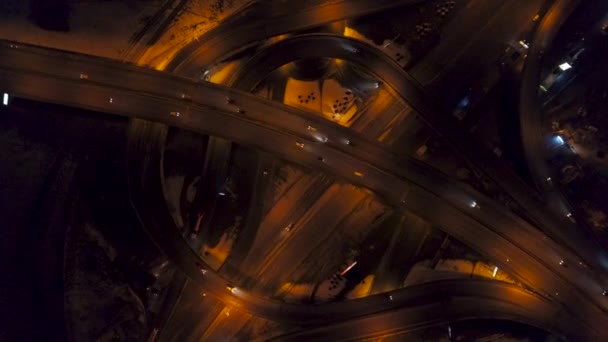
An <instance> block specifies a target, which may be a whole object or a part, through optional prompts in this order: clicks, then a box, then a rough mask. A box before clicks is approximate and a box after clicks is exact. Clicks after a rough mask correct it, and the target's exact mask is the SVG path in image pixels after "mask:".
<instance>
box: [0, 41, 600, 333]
mask: <svg viewBox="0 0 608 342" xmlns="http://www.w3.org/2000/svg"><path fill="white" fill-rule="evenodd" d="M24 50H27V48H26V47H23V48H17V49H14V48H13V49H11V48H10V47H6V48H4V49H1V50H0V56H1V57H2V58H0V63H1V69H0V74H1V75H2V78H1V80H2V81H1V83H0V87H2V89H3V90H4V91H6V90H8V91H9V92H11V93H15V94H17V95H19V96H23V97H27V98H32V99H38V100H44V101H48V102H52V103H61V104H66V105H71V106H75V107H80V108H85V109H92V110H99V111H104V112H109V113H115V114H119V115H126V116H131V117H140V118H143V119H147V120H152V121H158V122H163V123H165V124H168V125H174V126H177V127H181V128H184V129H189V130H193V131H197V132H201V133H210V134H218V135H220V136H223V137H226V138H230V139H233V140H234V141H236V142H238V143H243V144H245V145H250V146H254V147H256V148H260V149H263V150H266V151H272V153H273V154H275V155H277V156H279V157H282V158H285V159H288V160H293V161H295V162H297V163H300V164H302V165H305V166H309V167H318V168H319V169H321V170H323V171H326V172H329V173H332V174H334V175H336V176H338V177H340V178H344V179H347V180H349V181H351V182H353V183H355V184H360V185H362V186H365V187H367V188H369V189H371V190H373V191H376V192H377V193H378V194H380V195H381V196H383V197H384V198H385V199H386V200H387V202H389V203H393V204H396V205H402V204H401V200H402V199H405V206H406V207H407V208H408V209H409V210H412V211H413V212H415V213H417V214H419V215H420V216H421V217H424V218H427V219H428V220H429V221H431V222H434V223H436V224H438V225H439V226H441V227H442V228H444V229H445V230H446V232H448V233H449V234H451V235H453V236H455V237H456V238H458V239H460V240H462V241H463V242H465V243H466V244H468V245H469V246H471V247H473V248H476V249H477V250H478V251H480V252H481V253H482V254H484V255H486V256H488V257H490V258H492V259H494V260H496V263H497V264H498V265H499V266H500V267H501V268H504V269H505V270H507V271H508V272H510V273H512V274H513V275H514V276H516V277H519V278H520V279H522V281H524V282H525V283H527V284H529V285H530V286H532V287H534V288H536V289H539V290H540V291H542V292H544V293H545V294H546V295H547V296H552V298H553V300H555V301H557V302H562V303H565V304H566V305H567V306H568V307H569V308H570V309H571V310H573V312H576V313H577V314H579V315H580V316H581V317H584V318H585V319H587V320H588V321H589V323H590V324H592V325H594V326H596V327H601V326H602V324H603V323H602V322H603V321H604V320H605V319H606V317H605V316H604V315H603V313H602V311H601V310H602V309H603V308H604V307H605V306H606V302H605V298H604V297H601V295H600V293H601V291H602V289H603V286H601V285H600V284H598V283H597V282H596V281H595V280H594V279H593V278H591V277H590V276H589V274H588V272H587V271H586V270H585V269H582V268H578V267H575V266H574V265H575V264H576V260H572V261H571V262H570V264H571V265H573V266H572V267H568V268H565V267H561V266H559V265H558V262H559V260H561V259H560V258H562V257H563V256H564V255H566V256H571V255H569V254H568V251H566V250H564V249H563V248H561V247H560V246H559V245H558V244H556V243H554V242H553V241H551V240H550V239H543V237H542V234H541V233H540V232H538V231H537V230H536V229H535V228H534V227H531V226H529V225H527V224H526V223H525V222H523V221H522V220H520V219H519V218H517V217H515V216H513V215H511V214H510V213H507V212H505V210H504V208H502V207H500V206H498V205H497V204H496V203H494V202H493V201H491V200H489V199H487V198H485V197H484V196H482V195H480V194H477V193H475V192H474V191H471V190H469V189H464V188H461V185H460V184H457V183H454V182H453V181H451V180H449V179H447V178H446V177H442V175H440V174H438V173H437V172H436V171H435V170H432V169H429V168H426V167H425V166H424V165H419V164H415V163H414V162H413V161H408V160H403V159H398V158H396V157H395V156H393V155H391V154H390V153H387V152H386V151H385V150H384V149H383V148H382V146H379V145H377V144H376V143H374V142H370V141H367V140H366V139H364V138H363V137H361V136H359V135H357V134H355V133H353V132H350V131H348V130H346V129H344V128H342V127H337V126H336V125H333V124H331V123H328V122H326V121H324V120H322V119H319V118H318V117H314V116H311V115H308V114H307V113H303V112H300V111H297V110H295V109H293V108H287V107H285V106H282V105H280V104H276V103H272V102H270V101H267V100H264V99H260V98H257V97H254V96H252V95H249V94H241V93H239V92H237V91H234V90H230V89H226V88H223V87H219V86H214V85H209V84H201V83H195V82H190V81H187V80H183V79H179V78H176V77H172V76H169V75H164V74H161V73H154V72H152V71H145V70H139V69H137V68H135V67H132V66H125V67H120V66H119V67H117V66H116V64H115V63H112V62H108V61H104V60H102V59H96V58H89V57H84V56H78V58H69V57H68V56H66V54H64V53H60V52H49V53H47V54H45V53H42V52H44V50H41V49H36V53H27V52H23V51H24ZM17 51H18V53H15V52H17ZM13 53H15V54H13ZM53 55H54V56H53ZM53 57H54V58H53ZM43 66H44V67H43ZM32 69H33V70H32ZM83 70H91V71H93V72H91V71H89V73H88V75H89V80H81V79H79V75H80V73H82V72H83ZM53 73H54V74H53ZM57 74H59V75H57ZM181 89H184V91H188V90H190V91H191V92H189V94H192V96H191V97H192V100H191V101H185V100H184V99H182V98H181V94H182V93H181V92H179V90H181ZM194 89H197V90H198V91H197V92H196V94H195V92H193V91H192V90H194ZM167 93H169V94H171V95H167ZM176 93H177V94H176ZM227 94H228V95H227ZM226 96H230V97H232V98H234V99H235V101H236V102H237V103H239V104H242V105H243V108H247V110H248V115H247V117H246V118H244V117H241V116H237V115H234V114H232V113H233V112H232V111H229V110H227V107H228V109H230V108H231V107H232V106H229V105H227V104H226V103H225V98H226ZM110 99H111V100H110ZM172 111H174V112H180V116H174V115H171V114H170V113H171V112H172ZM262 113H263V114H264V115H260V114H262ZM256 115H257V116H256ZM272 118H280V119H281V120H280V123H283V124H284V125H285V126H279V127H286V128H287V129H284V128H276V127H273V125H275V126H276V125H277V124H276V123H275V122H268V121H267V120H265V119H270V120H272ZM254 119H257V120H254ZM277 121H279V120H277ZM309 125H313V126H315V127H319V130H318V132H323V133H324V134H327V135H328V136H329V137H330V140H329V141H328V142H327V143H319V142H315V140H314V137H311V136H310V135H309V134H310V132H309V131H308V130H307V129H306V127H308V126H309ZM298 131H299V132H298ZM151 136H157V135H156V134H151ZM259 137H265V139H260V138H259ZM296 139H301V140H302V141H304V142H305V148H303V149H302V148H299V147H297V146H295V144H294V141H295V140H296ZM347 139H348V140H350V141H352V143H353V145H346V144H345V141H346V140H347ZM140 147H141V148H143V149H144V151H148V149H153V148H154V146H140ZM142 152H143V151H142ZM137 155H139V153H137V154H135V155H133V158H132V159H133V160H136V158H134V157H135V156H137ZM317 155H324V156H325V157H326V162H325V163H319V161H318V160H317V158H316V156H317ZM159 160H162V158H161V159H159ZM149 162H150V161H148V163H149ZM319 164H321V165H319ZM143 165H144V166H146V165H145V163H144V164H143ZM153 165H154V164H153ZM147 166H149V165H147ZM134 170H136V171H135V173H133V174H132V175H131V176H133V177H134V178H135V179H140V181H142V180H144V179H147V178H148V176H146V175H145V173H146V172H150V171H151V170H156V171H157V172H159V170H160V167H159V166H158V165H156V166H154V167H152V168H149V167H146V168H143V169H139V168H137V167H135V168H134ZM353 170H359V171H360V172H362V173H363V174H364V176H363V177H358V176H355V175H354V174H353ZM135 175H139V176H137V177H136V176H135ZM155 177H157V178H156V179H155V182H157V183H158V185H157V187H156V188H154V187H152V186H145V187H142V188H141V189H140V191H141V192H142V194H146V196H144V197H143V198H144V201H143V202H142V203H143V204H144V208H146V209H147V210H151V211H159V208H158V207H157V205H159V203H160V202H156V201H152V203H151V205H150V204H148V201H151V200H153V199H154V198H157V199H158V198H162V196H161V197H158V196H156V195H159V194H160V195H162V191H161V190H159V189H160V188H161V187H160V175H159V174H154V175H152V177H151V178H152V179H154V178H155ZM405 179H408V180H409V182H404V180H405ZM150 191H157V194H156V195H149V192H150ZM134 193H136V192H132V195H133V194H134ZM137 196H142V195H141V194H140V195H137ZM472 200H475V201H476V202H477V204H478V205H479V207H480V208H471V207H470V203H471V201H472ZM163 203H164V199H163ZM163 205H164V204H163ZM165 210H166V209H165ZM167 217H169V218H170V215H169V216H167ZM159 222H161V223H162V224H161V223H159ZM169 222H171V223H169ZM171 224H173V223H172V221H171V220H160V221H158V222H146V228H148V229H149V231H150V232H151V233H152V235H153V236H154V237H155V240H156V241H157V243H159V244H161V245H162V246H161V247H162V248H163V250H164V251H165V253H167V254H168V255H170V256H172V257H173V258H174V260H175V261H176V262H177V264H178V266H179V267H180V268H181V269H182V270H183V271H184V272H185V273H186V274H188V275H189V276H190V277H191V278H192V279H194V280H196V281H198V282H199V283H200V284H201V285H203V286H205V287H208V288H210V289H212V290H210V292H213V293H214V294H215V295H216V296H218V297H219V298H220V299H222V300H224V301H226V302H227V303H230V304H232V305H235V306H237V307H239V306H240V307H243V309H246V310H249V311H252V312H253V313H255V314H259V315H261V316H263V317H269V318H273V319H277V320H296V321H298V322H299V321H304V322H306V321H310V322H313V321H315V320H317V321H318V320H319V319H323V318H325V319H327V318H328V317H333V319H338V318H340V319H341V318H348V317H350V316H352V315H354V314H355V313H356V314H362V313H366V312H367V313H370V312H377V311H381V310H384V309H386V306H382V305H380V306H374V307H373V308H371V309H370V308H369V307H366V306H365V305H361V307H359V306H356V305H358V304H348V305H346V307H348V309H340V310H337V312H336V311H332V310H330V309H327V311H326V310H325V309H323V310H319V308H316V307H308V306H290V305H282V304H279V303H275V302H272V301H269V300H267V299H262V298H258V297H255V296H254V295H252V294H249V293H247V292H244V291H240V290H239V291H236V293H231V292H230V291H227V290H226V288H225V286H226V282H225V280H224V279H221V278H220V277H219V276H217V275H216V274H214V273H212V272H207V274H206V275H205V276H203V275H202V274H201V273H200V271H199V270H198V268H197V267H196V262H198V261H200V258H198V256H197V254H196V253H194V252H193V251H192V250H190V249H189V248H188V247H187V244H186V243H185V241H184V240H183V239H182V238H181V236H179V234H178V233H177V231H176V230H175V229H171ZM583 248H584V247H583ZM571 257H573V258H574V256H571ZM353 302H354V301H353ZM346 303H351V302H346ZM353 305H355V306H354V307H352V306H353ZM355 308H356V309H355ZM359 309H360V310H359Z"/></svg>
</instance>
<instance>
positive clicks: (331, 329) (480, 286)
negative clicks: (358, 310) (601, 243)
mask: <svg viewBox="0 0 608 342" xmlns="http://www.w3.org/2000/svg"><path fill="white" fill-rule="evenodd" d="M391 294H392V296H393V301H399V302H401V303H402V305H401V306H399V307H396V308H395V309H394V310H391V311H385V312H382V313H379V314H374V315H371V316H362V317H359V318H355V319H352V320H348V321H342V322H337V323H333V324H332V323H329V324H327V325H324V326H321V327H310V328H307V329H306V330H301V331H296V332H293V333H287V334H285V335H282V336H278V337H275V338H273V339H271V340H279V341H282V340H288V341H290V340H311V341H312V340H314V341H339V340H345V339H357V338H359V339H361V338H371V337H379V335H383V334H389V333H392V334H394V333H403V332H406V331H412V330H417V329H424V328H426V327H430V326H434V325H438V324H441V323H449V322H453V321H457V320H464V319H476V318H483V319H488V318H495V319H510V320H517V321H522V322H524V323H528V324H533V325H535V326H540V327H542V328H543V329H546V330H547V331H551V332H555V333H562V334H564V333H565V334H566V335H568V336H569V337H571V338H574V339H578V338H581V337H583V339H584V340H594V338H597V337H598V335H595V334H593V333H591V334H586V331H587V328H588V327H587V326H586V325H585V324H581V323H582V322H581V321H580V320H577V321H574V322H573V321H572V320H571V319H572V316H571V315H570V313H568V312H566V311H562V310H560V308H559V307H558V306H555V304H554V303H551V302H550V301H547V300H545V299H544V298H542V297H540V296H538V295H536V294H533V293H531V292H528V291H526V290H524V289H522V288H520V287H517V286H515V285H511V284H507V283H502V282H497V281H492V280H481V279H471V280H445V281H438V282H432V283H427V284H422V285H416V286H413V287H410V288H407V289H403V290H400V291H395V292H392V293H391ZM379 297H380V296H379ZM381 297H384V299H385V300H387V301H388V298H387V297H386V296H384V295H383V296H381ZM354 301H356V300H354ZM589 338H591V339H589Z"/></svg>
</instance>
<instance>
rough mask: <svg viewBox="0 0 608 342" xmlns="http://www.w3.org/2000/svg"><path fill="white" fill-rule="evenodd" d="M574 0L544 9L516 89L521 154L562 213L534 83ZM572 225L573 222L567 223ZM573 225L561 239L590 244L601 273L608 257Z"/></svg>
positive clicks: (589, 253) (590, 258)
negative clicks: (517, 93) (545, 10)
mask: <svg viewBox="0 0 608 342" xmlns="http://www.w3.org/2000/svg"><path fill="white" fill-rule="evenodd" d="M579 3H580V1H578V0H562V1H558V2H556V3H555V4H553V6H552V7H551V8H550V9H549V10H548V12H547V14H546V15H545V16H544V18H543V19H542V21H541V22H540V24H539V27H538V29H537V32H536V34H535V36H534V39H533V40H532V43H531V45H530V50H529V51H528V58H527V59H526V63H525V66H524V71H523V76H522V84H521V89H520V102H519V112H520V121H521V128H520V129H521V135H522V141H523V146H524V154H525V157H526V161H527V163H528V167H529V169H530V171H531V173H532V175H533V179H534V181H535V183H536V186H537V188H539V189H542V190H543V191H544V192H545V195H546V196H547V201H548V203H550V205H551V207H553V208H557V209H556V210H555V212H558V213H560V212H561V213H562V215H563V216H566V215H567V214H568V213H569V212H570V210H569V208H568V205H567V203H565V202H564V201H563V198H562V197H561V195H560V194H559V193H558V192H557V191H555V189H554V188H553V184H552V182H549V181H548V177H550V176H551V174H552V172H551V170H550V169H549V168H548V165H547V164H546V163H545V159H546V153H547V151H546V149H545V144H546V139H545V138H546V137H545V135H544V133H543V132H544V130H543V126H542V115H541V108H540V103H539V99H538V87H539V85H540V76H541V63H542V59H543V54H544V51H546V50H547V49H548V48H549V47H550V45H551V42H552V41H553V39H554V38H555V36H556V35H557V33H558V32H559V29H560V27H561V25H562V23H563V22H564V21H565V20H566V19H567V18H568V16H569V14H570V13H571V12H572V11H573V10H574V9H575V8H576V7H577V6H578V4H579ZM571 226H573V225H571ZM572 231H573V229H565V230H562V232H563V233H562V234H561V236H560V237H561V239H562V240H566V241H572V242H573V244H575V245H578V246H583V245H584V244H586V245H587V246H591V248H589V247H587V248H585V249H583V250H582V251H584V252H585V254H586V255H587V257H586V258H585V259H586V261H587V262H590V266H591V267H592V268H594V269H596V270H601V271H602V273H605V272H606V271H607V270H608V264H607V263H606V262H605V260H608V257H607V256H606V255H605V253H604V252H603V251H602V250H601V249H600V247H599V245H598V243H597V241H595V240H594V239H592V238H590V237H588V236H581V234H573V233H572Z"/></svg>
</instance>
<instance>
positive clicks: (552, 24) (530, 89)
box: [519, 0, 580, 191]
mask: <svg viewBox="0 0 608 342" xmlns="http://www.w3.org/2000/svg"><path fill="white" fill-rule="evenodd" d="M579 2H580V1H579V0H561V1H557V2H556V3H555V4H554V5H553V6H551V8H550V9H549V10H548V11H547V13H546V15H545V16H544V18H543V19H542V20H541V22H540V24H539V26H538V28H537V31H536V33H535V35H534V38H533V40H532V42H531V44H530V49H529V51H528V58H527V59H526V63H525V65H524V71H523V75H522V82H521V88H520V94H519V97H520V102H519V112H520V120H521V122H522V123H521V134H522V139H523V140H524V144H523V146H524V153H525V155H526V160H527V162H528V167H529V168H530V170H531V172H532V174H533V175H534V176H535V177H534V179H535V181H536V186H537V187H538V188H539V189H543V190H545V191H546V190H549V188H550V187H551V186H550V184H548V183H547V182H546V178H547V177H549V176H550V175H551V172H550V171H549V169H548V168H547V165H546V164H545V163H544V162H543V156H544V155H545V151H544V145H545V139H544V135H543V134H542V133H541V132H542V122H541V117H542V116H541V113H540V110H541V108H540V103H539V99H538V88H539V86H540V76H541V61H542V58H543V54H544V51H545V50H547V49H548V48H549V47H550V45H551V42H552V41H553V39H554V38H555V36H556V35H557V33H558V32H559V29H560V27H561V25H562V23H563V22H564V21H565V20H566V19H567V17H568V15H569V13H571V12H572V11H573V10H574V8H576V6H577V5H578V4H579Z"/></svg>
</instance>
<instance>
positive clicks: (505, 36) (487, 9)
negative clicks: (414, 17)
mask: <svg viewBox="0 0 608 342" xmlns="http://www.w3.org/2000/svg"><path fill="white" fill-rule="evenodd" d="M543 2H544V1H543V0H534V1H529V0H515V1H505V2H493V1H483V0H475V1H471V2H469V4H468V5H467V7H466V8H463V9H462V10H461V11H459V12H458V13H457V14H456V15H455V17H454V18H452V19H451V20H450V21H449V23H448V24H447V25H446V27H445V28H444V32H445V34H443V35H442V39H440V41H439V44H437V45H436V46H435V47H434V48H433V49H432V50H431V51H430V52H429V54H428V55H427V56H426V58H424V59H423V60H422V61H421V62H420V63H418V64H416V65H414V66H413V67H412V69H411V70H410V71H409V72H410V73H411V74H412V76H413V77H414V79H416V80H417V81H418V82H420V83H421V84H422V85H423V86H425V87H427V86H432V87H433V88H435V89H442V88H441V86H440V85H441V83H442V82H449V79H450V72H449V71H448V70H449V69H452V68H453V67H454V66H457V65H461V64H463V63H464V64H465V65H470V62H471V61H475V62H474V64H475V66H476V67H478V68H479V70H485V69H486V68H487V67H488V66H490V65H492V64H494V63H495V62H496V61H497V60H498V59H499V58H500V56H501V54H502V53H503V52H504V49H505V47H506V46H507V44H511V43H514V42H517V41H519V40H520V39H522V38H523V37H521V34H522V32H523V31H524V29H525V28H526V27H528V26H531V25H532V24H533V21H532V18H533V17H534V15H536V14H537V13H538V12H539V11H540V9H541V5H542V3H543ZM480 13H484V14H485V15H484V14H480ZM421 71H422V72H421ZM446 71H448V72H447V73H446ZM452 81H453V80H452ZM456 81H458V80H456ZM435 83H439V85H437V84H435Z"/></svg>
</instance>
